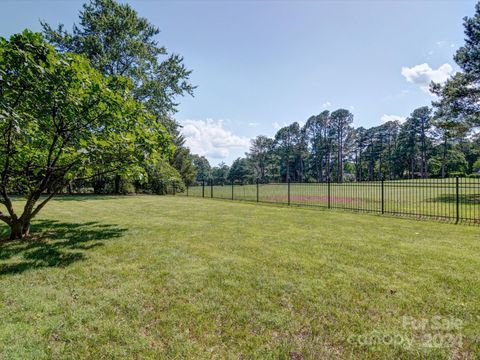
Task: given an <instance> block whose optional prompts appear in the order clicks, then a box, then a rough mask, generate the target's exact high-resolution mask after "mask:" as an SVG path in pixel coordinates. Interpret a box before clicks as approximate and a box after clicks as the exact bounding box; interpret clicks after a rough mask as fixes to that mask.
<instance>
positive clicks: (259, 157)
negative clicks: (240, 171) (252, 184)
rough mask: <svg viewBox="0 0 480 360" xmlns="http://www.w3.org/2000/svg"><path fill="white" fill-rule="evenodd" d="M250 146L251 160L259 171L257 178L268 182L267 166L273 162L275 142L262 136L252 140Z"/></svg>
mask: <svg viewBox="0 0 480 360" xmlns="http://www.w3.org/2000/svg"><path fill="white" fill-rule="evenodd" d="M251 143H252V144H251V146H250V158H251V160H252V162H253V163H254V166H255V169H256V171H257V175H258V176H257V178H258V179H259V180H260V181H262V182H266V181H267V165H268V162H269V161H271V152H272V149H273V140H272V139H270V138H268V137H266V136H263V135H260V136H257V137H256V138H255V139H252V142H251Z"/></svg>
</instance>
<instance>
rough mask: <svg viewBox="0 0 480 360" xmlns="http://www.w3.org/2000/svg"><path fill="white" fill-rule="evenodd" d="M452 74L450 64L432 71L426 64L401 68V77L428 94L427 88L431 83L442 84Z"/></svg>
mask: <svg viewBox="0 0 480 360" xmlns="http://www.w3.org/2000/svg"><path fill="white" fill-rule="evenodd" d="M452 74H453V68H452V66H451V65H450V64H443V65H442V66H440V67H439V68H438V69H436V70H434V69H432V68H431V67H430V65H428V64H427V63H423V64H419V65H415V66H413V67H411V68H409V67H406V66H404V67H402V75H403V76H404V77H405V79H406V80H407V81H408V82H409V83H412V84H417V85H419V86H420V88H421V89H422V90H423V91H425V92H429V90H428V87H429V85H430V82H431V81H434V82H436V83H444V82H445V81H447V79H448V78H449V77H450V76H451V75H452Z"/></svg>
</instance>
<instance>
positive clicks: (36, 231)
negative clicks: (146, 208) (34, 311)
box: [0, 220, 126, 276]
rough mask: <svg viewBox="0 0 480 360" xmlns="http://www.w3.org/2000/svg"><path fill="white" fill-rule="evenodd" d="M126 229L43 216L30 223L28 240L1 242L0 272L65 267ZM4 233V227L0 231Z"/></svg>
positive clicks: (0, 273) (7, 273) (6, 273)
mask: <svg viewBox="0 0 480 360" xmlns="http://www.w3.org/2000/svg"><path fill="white" fill-rule="evenodd" d="M125 231H126V229H124V228H120V227H117V226H115V225H109V224H100V223H97V222H85V223H66V222H59V221H54V220H42V221H38V222H35V223H34V224H32V227H31V233H32V237H31V238H30V239H27V240H22V241H19V240H15V241H2V242H0V276H2V275H12V274H18V273H22V272H24V271H27V270H30V269H38V268H45V267H66V266H68V265H70V264H72V263H74V262H76V261H81V260H83V259H85V257H86V255H85V252H86V251H88V250H90V249H93V248H95V247H98V246H103V242H104V241H106V240H111V239H115V238H119V237H121V236H122V235H123V234H124V232H125ZM2 235H3V236H2V237H5V235H6V230H4V231H3V234H2Z"/></svg>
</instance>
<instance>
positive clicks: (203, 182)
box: [202, 180, 205, 198]
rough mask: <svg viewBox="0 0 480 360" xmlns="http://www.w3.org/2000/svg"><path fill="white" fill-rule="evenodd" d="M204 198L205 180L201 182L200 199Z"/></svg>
mask: <svg viewBox="0 0 480 360" xmlns="http://www.w3.org/2000/svg"><path fill="white" fill-rule="evenodd" d="M204 197H205V180H202V198H204Z"/></svg>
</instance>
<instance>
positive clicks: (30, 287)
mask: <svg viewBox="0 0 480 360" xmlns="http://www.w3.org/2000/svg"><path fill="white" fill-rule="evenodd" d="M33 231H35V233H36V234H37V240H36V241H32V242H29V243H26V244H21V243H4V244H2V245H0V324H1V326H0V359H44V358H55V359H59V358H66V359H72V358H89V359H99V358H107V359H110V358H179V359H183V358H195V359H201V358H204V359H211V358H222V359H223V358H243V359H249V358H262V359H263V358H285V359H302V358H305V359H309V358H316V359H322V358H323V359H332V358H333V359H335V358H341V359H345V358H346V359H348V358H365V359H367V358H368V359H371V358H439V359H442V358H444V359H448V358H457V359H467V358H472V359H474V358H478V356H480V344H479V336H480V333H479V329H480V236H479V235H480V230H479V229H478V227H473V226H472V227H470V226H455V225H450V224H442V223H435V222H425V221H423V222H421V221H415V220H406V219H397V218H389V217H380V216H374V215H364V214H355V213H346V212H336V211H321V210H315V211H314V210H310V209H304V208H298V207H296V208H287V207H278V206H270V205H257V204H250V203H241V202H230V201H221V200H210V199H198V198H186V197H160V196H141V197H105V198H95V197H85V198H81V197H73V198H61V199H58V200H55V201H52V202H51V203H50V204H49V205H48V206H47V207H46V209H45V211H43V212H42V213H41V214H40V216H39V218H38V219H37V220H36V222H35V224H34V229H33ZM392 339H394V340H392ZM430 345H433V346H430Z"/></svg>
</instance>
